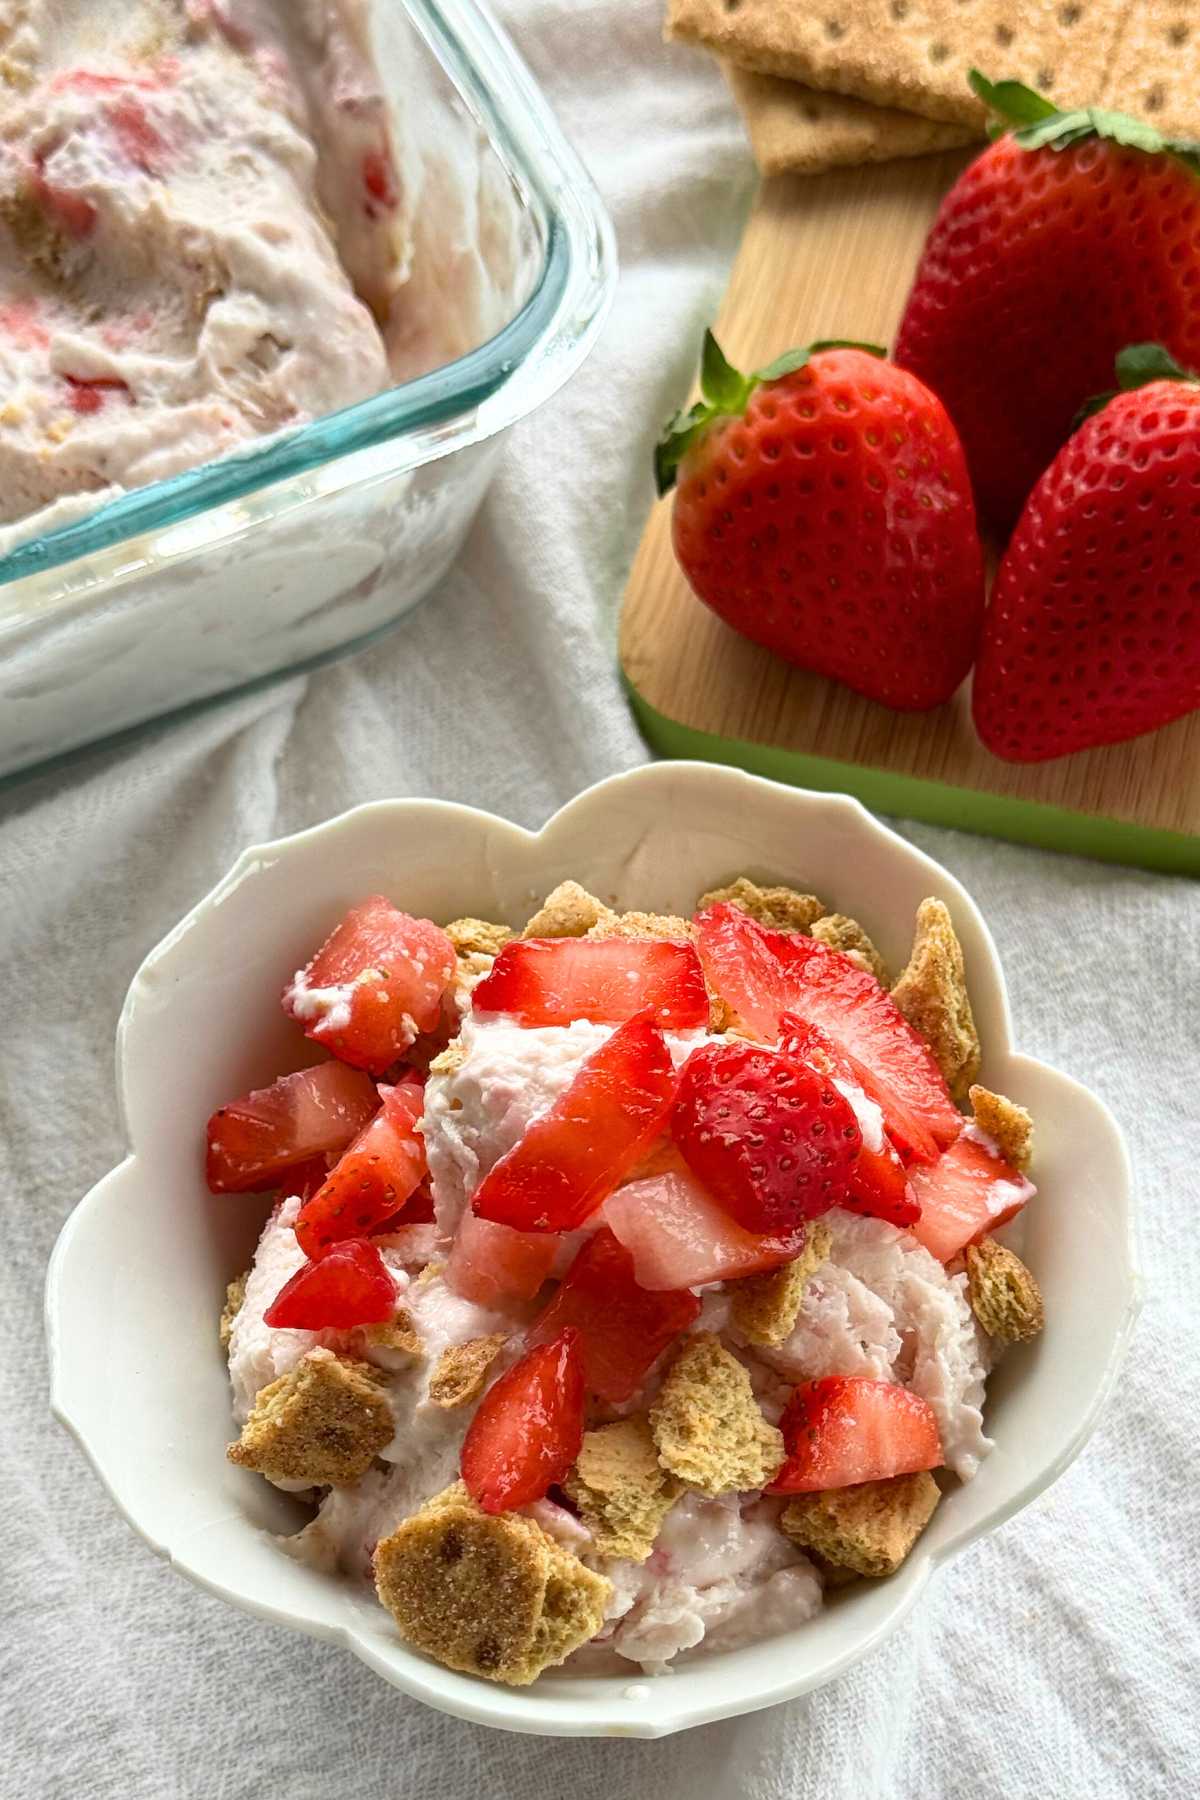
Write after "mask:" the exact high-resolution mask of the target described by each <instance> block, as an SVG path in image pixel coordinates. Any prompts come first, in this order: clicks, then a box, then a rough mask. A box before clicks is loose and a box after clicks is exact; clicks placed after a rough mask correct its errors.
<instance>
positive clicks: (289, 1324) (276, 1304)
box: [263, 1238, 396, 1331]
mask: <svg viewBox="0 0 1200 1800" xmlns="http://www.w3.org/2000/svg"><path fill="white" fill-rule="evenodd" d="M395 1310H396V1283H395V1282H394V1281H393V1280H392V1277H391V1275H390V1274H389V1273H388V1269H387V1265H386V1263H385V1262H384V1260H383V1258H382V1256H380V1254H379V1251H378V1250H377V1249H376V1248H375V1246H374V1244H368V1243H364V1241H363V1240H362V1239H361V1238H348V1239H347V1240H346V1242H345V1243H344V1244H335V1245H334V1246H333V1248H332V1250H329V1251H327V1252H326V1254H325V1255H324V1256H322V1257H321V1258H320V1260H319V1261H318V1262H309V1263H305V1264H304V1267H303V1268H301V1269H297V1271H296V1273H295V1274H294V1275H293V1276H292V1278H291V1280H290V1281H286V1282H285V1283H284V1285H283V1286H282V1287H281V1288H280V1290H279V1292H278V1293H277V1294H276V1296H275V1298H274V1300H272V1302H271V1304H270V1306H268V1308H267V1310H266V1312H265V1313H264V1314H263V1319H264V1321H265V1323H266V1324H268V1325H271V1326H277V1327H280V1328H284V1327H286V1328H287V1329H289V1330H295V1331H348V1330H350V1328H351V1327H352V1326H354V1325H380V1324H382V1323H383V1321H384V1320H385V1319H390V1318H391V1316H392V1314H393V1312H394V1311H395Z"/></svg>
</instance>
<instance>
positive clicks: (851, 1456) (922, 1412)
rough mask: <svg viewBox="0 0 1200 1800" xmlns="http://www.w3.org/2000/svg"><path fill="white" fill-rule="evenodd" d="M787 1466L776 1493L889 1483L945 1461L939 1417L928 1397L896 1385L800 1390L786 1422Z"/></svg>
mask: <svg viewBox="0 0 1200 1800" xmlns="http://www.w3.org/2000/svg"><path fill="white" fill-rule="evenodd" d="M779 1425H780V1429H781V1431H782V1432H783V1441H784V1446H785V1448H786V1450H787V1461H786V1462H785V1463H784V1465H783V1467H782V1469H780V1471H779V1473H778V1475H776V1477H775V1479H774V1481H773V1482H772V1483H771V1490H770V1491H771V1492H772V1493H775V1494H809V1493H816V1492H820V1491H823V1490H824V1489H826V1488H840V1487H853V1486H854V1485H855V1484H856V1483H858V1482H860V1481H886V1480H888V1479H889V1477H891V1476H893V1475H912V1474H915V1473H916V1471H917V1470H918V1469H936V1468H939V1467H940V1466H941V1463H942V1445H941V1439H940V1438H939V1436H938V1428H937V1420H936V1419H935V1417H934V1413H933V1408H932V1407H931V1406H930V1404H929V1402H928V1401H927V1400H922V1399H921V1398H920V1396H919V1395H917V1394H911V1393H910V1392H909V1391H908V1389H907V1388H903V1387H899V1386H898V1385H897V1384H896V1383H895V1382H892V1381H871V1380H869V1379H868V1378H867V1377H866V1376H864V1375H827V1376H826V1377H825V1378H824V1379H823V1380H821V1381H805V1382H803V1383H801V1385H800V1386H799V1387H798V1388H795V1389H793V1391H792V1397H791V1399H790V1400H789V1401H788V1404H787V1409H786V1411H785V1412H784V1415H783V1417H782V1419H781V1420H780V1421H779Z"/></svg>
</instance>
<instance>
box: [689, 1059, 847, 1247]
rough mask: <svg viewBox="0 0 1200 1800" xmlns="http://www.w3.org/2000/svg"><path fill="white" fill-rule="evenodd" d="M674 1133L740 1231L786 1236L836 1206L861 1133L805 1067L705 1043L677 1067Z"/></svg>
mask: <svg viewBox="0 0 1200 1800" xmlns="http://www.w3.org/2000/svg"><path fill="white" fill-rule="evenodd" d="M671 1136H672V1137H673V1138H674V1140H675V1142H676V1144H677V1145H678V1146H679V1149H680V1151H681V1152H682V1154H683V1157H684V1160H685V1162H686V1163H687V1165H688V1167H689V1168H690V1169H691V1171H692V1173H693V1174H694V1175H695V1176H696V1177H697V1179H698V1180H699V1181H701V1182H702V1183H703V1185H704V1186H705V1187H706V1188H707V1189H708V1192H709V1193H710V1194H711V1195H712V1196H713V1198H714V1200H716V1201H718V1202H719V1203H720V1205H722V1206H723V1207H724V1208H725V1211H726V1212H727V1213H728V1214H729V1215H730V1217H731V1218H733V1219H736V1221H737V1223H738V1224H739V1225H740V1226H742V1228H743V1229H744V1230H746V1231H756V1232H768V1233H775V1234H786V1233H788V1232H793V1231H795V1230H796V1228H797V1227H798V1226H800V1225H803V1223H804V1221H805V1220H806V1219H815V1218H817V1217H818V1215H819V1214H821V1213H823V1212H828V1211H829V1208H830V1207H831V1206H841V1205H842V1204H843V1203H844V1202H845V1199H846V1194H847V1191H848V1188H849V1182H850V1171H851V1168H852V1166H853V1164H854V1162H855V1159H856V1158H857V1156H858V1153H859V1150H860V1149H861V1147H862V1133H861V1132H860V1130H859V1128H858V1121H857V1119H856V1118H855V1117H854V1113H853V1111H852V1109H851V1107H850V1103H849V1101H848V1100H846V1099H845V1098H844V1096H843V1095H841V1094H839V1093H838V1091H837V1089H836V1088H835V1087H834V1085H833V1083H832V1082H831V1081H828V1080H827V1079H826V1078H825V1076H824V1075H821V1074H818V1072H817V1071H816V1069H813V1068H810V1067H809V1065H808V1064H807V1063H803V1062H800V1061H798V1060H794V1059H793V1058H791V1057H788V1056H781V1055H780V1053H779V1052H778V1051H777V1050H767V1049H765V1048H761V1047H760V1046H759V1045H757V1044H744V1043H725V1044H704V1045H703V1046H702V1047H701V1048H700V1049H699V1050H694V1051H693V1052H692V1054H691V1056H689V1057H688V1059H687V1062H686V1063H685V1064H684V1065H683V1072H682V1074H681V1076H680V1080H679V1092H678V1094H677V1095H676V1099H675V1104H674V1106H673V1107H672V1109H671Z"/></svg>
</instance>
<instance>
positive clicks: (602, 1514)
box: [563, 1415, 683, 1563]
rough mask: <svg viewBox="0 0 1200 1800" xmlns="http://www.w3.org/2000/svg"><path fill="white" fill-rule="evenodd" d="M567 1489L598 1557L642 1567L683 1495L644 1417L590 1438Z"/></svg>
mask: <svg viewBox="0 0 1200 1800" xmlns="http://www.w3.org/2000/svg"><path fill="white" fill-rule="evenodd" d="M563 1487H564V1489H565V1490H566V1492H567V1494H569V1496H570V1498H571V1499H572V1500H573V1501H574V1502H575V1504H576V1506H577V1507H578V1508H579V1512H580V1516H581V1517H582V1519H583V1522H584V1524H585V1525H586V1526H587V1528H588V1530H589V1531H590V1532H591V1534H592V1541H593V1544H594V1545H595V1548H596V1550H597V1551H598V1553H599V1554H600V1555H601V1556H620V1557H624V1558H626V1559H627V1560H628V1561H629V1562H638V1563H640V1562H645V1560H646V1558H647V1557H648V1556H649V1554H650V1552H651V1550H652V1549H653V1548H654V1540H655V1538H656V1537H657V1536H658V1531H659V1527H660V1525H661V1524H662V1522H663V1519H664V1518H665V1517H666V1515H667V1513H668V1512H669V1511H670V1509H671V1507H672V1506H673V1505H674V1504H675V1501H676V1500H677V1499H678V1497H679V1495H680V1494H681V1493H682V1491H683V1487H682V1483H681V1482H679V1481H677V1480H676V1479H675V1477H674V1476H673V1475H669V1474H668V1473H667V1471H666V1470H665V1469H664V1468H663V1467H662V1465H661V1464H660V1463H659V1460H658V1455H657V1452H656V1450H655V1447H654V1437H653V1434H652V1432H651V1430H650V1423H649V1420H647V1419H646V1418H645V1417H644V1416H640V1415H639V1416H635V1417H634V1418H630V1419H617V1420H616V1421H615V1422H614V1423H613V1424H611V1425H601V1426H600V1427H599V1428H598V1429H597V1430H595V1431H588V1432H585V1434H584V1439H583V1444H582V1447H581V1448H580V1451H579V1456H578V1458H577V1460H576V1463H575V1467H574V1468H573V1469H572V1471H571V1473H570V1474H569V1475H568V1476H567V1478H566V1480H565V1481H564V1482H563Z"/></svg>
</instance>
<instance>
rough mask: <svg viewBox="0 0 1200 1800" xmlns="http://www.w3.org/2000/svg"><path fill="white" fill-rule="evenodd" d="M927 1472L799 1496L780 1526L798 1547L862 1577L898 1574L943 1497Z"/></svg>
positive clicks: (864, 1482) (789, 1503)
mask: <svg viewBox="0 0 1200 1800" xmlns="http://www.w3.org/2000/svg"><path fill="white" fill-rule="evenodd" d="M941 1497H942V1496H941V1491H940V1489H939V1488H938V1484H937V1482H936V1481H935V1480H934V1479H933V1476H932V1475H930V1474H929V1473H928V1472H927V1471H926V1470H922V1471H921V1473H920V1474H919V1475H893V1476H891V1478H890V1479H889V1480H887V1481H862V1482H859V1483H858V1485H857V1486H856V1487H844V1488H829V1489H827V1490H826V1492H825V1493H822V1494H797V1495H796V1496H795V1498H794V1499H792V1500H790V1501H789V1502H788V1504H787V1506H785V1507H784V1509H783V1513H782V1515H781V1517H780V1520H779V1523H780V1525H781V1527H782V1528H783V1530H784V1531H785V1532H786V1533H787V1535H788V1537H790V1538H791V1539H792V1542H793V1543H796V1544H800V1545H802V1546H803V1547H804V1548H805V1549H809V1550H815V1551H816V1552H817V1553H818V1555H820V1556H822V1557H823V1558H824V1559H825V1561H826V1562H829V1563H832V1564H834V1565H835V1567H837V1568H842V1569H853V1570H854V1571H855V1573H856V1574H858V1575H894V1574H895V1572H896V1570H897V1569H898V1568H899V1567H900V1564H901V1563H902V1562H903V1561H904V1559H905V1557H906V1556H907V1555H908V1553H909V1551H910V1550H911V1549H912V1547H913V1545H914V1544H915V1543H916V1541H917V1539H918V1538H919V1537H920V1535H921V1533H922V1532H923V1531H924V1529H925V1527H926V1525H928V1523H929V1521H930V1519H931V1518H932V1517H933V1513H934V1509H935V1507H936V1506H937V1503H938V1501H939V1500H940V1499H941Z"/></svg>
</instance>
